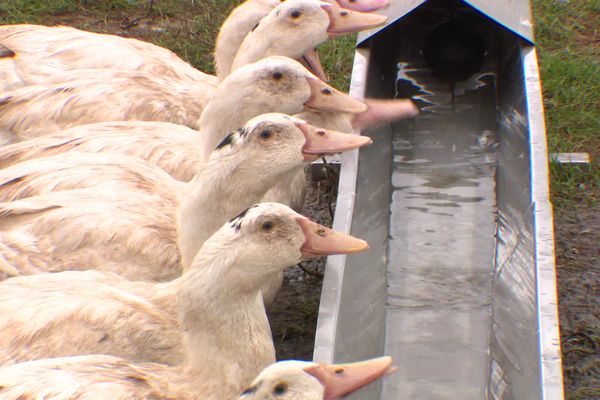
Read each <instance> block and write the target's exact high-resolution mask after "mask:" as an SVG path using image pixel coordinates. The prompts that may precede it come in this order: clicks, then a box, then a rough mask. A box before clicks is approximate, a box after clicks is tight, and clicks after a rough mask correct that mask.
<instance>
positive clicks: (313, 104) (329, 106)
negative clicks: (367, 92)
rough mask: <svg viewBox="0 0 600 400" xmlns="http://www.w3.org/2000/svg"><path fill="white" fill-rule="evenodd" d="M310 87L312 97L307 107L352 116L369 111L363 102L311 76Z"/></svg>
mask: <svg viewBox="0 0 600 400" xmlns="http://www.w3.org/2000/svg"><path fill="white" fill-rule="evenodd" d="M306 81H307V82H308V84H309V85H310V90H311V96H310V99H308V101H307V102H306V103H304V105H305V106H307V107H310V108H316V109H319V110H324V111H340V112H349V113H352V114H357V113H361V112H364V111H367V109H368V107H367V105H366V104H364V103H363V102H361V101H359V100H356V99H354V98H352V97H350V96H348V95H347V94H345V93H342V92H340V91H339V90H337V89H334V88H333V87H331V86H329V85H328V84H326V83H325V82H323V81H322V80H320V79H318V78H316V77H314V76H310V77H307V78H306Z"/></svg>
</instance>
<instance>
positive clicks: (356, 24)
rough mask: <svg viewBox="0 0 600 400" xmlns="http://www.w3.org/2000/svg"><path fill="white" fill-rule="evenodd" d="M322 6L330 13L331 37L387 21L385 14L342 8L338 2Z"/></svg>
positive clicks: (328, 31) (329, 30) (365, 28)
mask: <svg viewBox="0 0 600 400" xmlns="http://www.w3.org/2000/svg"><path fill="white" fill-rule="evenodd" d="M321 7H323V9H324V10H325V11H327V14H329V28H327V33H328V34H329V36H330V37H336V36H342V35H346V34H348V33H353V32H360V31H364V30H367V29H371V28H375V27H377V26H380V25H383V24H385V22H386V21H387V17H386V16H385V15H380V14H373V13H364V12H358V11H353V10H349V9H345V8H341V7H340V6H338V5H337V4H327V5H322V6H321Z"/></svg>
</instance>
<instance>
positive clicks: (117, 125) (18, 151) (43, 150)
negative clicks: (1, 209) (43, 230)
mask: <svg viewBox="0 0 600 400" xmlns="http://www.w3.org/2000/svg"><path fill="white" fill-rule="evenodd" d="M200 140H201V136H200V134H199V132H198V131H196V130H194V129H191V128H188V127H186V126H183V125H177V124H170V123H167V122H153V121H148V122H145V121H123V122H100V123H96V124H86V125H79V126H75V127H72V128H69V129H66V130H63V131H59V132H56V133H54V134H50V135H45V136H43V137H38V138H34V139H31V140H27V141H25V142H19V143H14V144H11V145H7V146H2V147H0V168H6V167H8V166H10V165H13V164H16V163H19V162H23V161H27V160H32V159H36V158H40V157H47V156H51V155H57V154H63V153H67V152H71V151H76V152H89V153H113V154H114V153H117V154H123V155H128V156H134V157H136V158H140V159H143V160H145V161H147V162H148V163H150V164H152V165H156V166H158V167H160V168H161V169H163V170H164V171H165V172H167V173H168V174H169V175H171V176H172V177H173V178H175V179H177V180H180V181H183V182H188V181H190V180H191V179H192V178H193V177H194V176H195V175H196V174H197V173H198V172H199V170H200V168H201V167H202V165H204V163H205V162H206V160H205V159H204V157H203V156H202V155H201V154H200V153H199V152H198V146H199V141H200ZM1 175H2V174H1V173H0V176H1Z"/></svg>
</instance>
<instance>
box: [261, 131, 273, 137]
mask: <svg viewBox="0 0 600 400" xmlns="http://www.w3.org/2000/svg"><path fill="white" fill-rule="evenodd" d="M271 136H273V134H272V133H271V131H266V130H265V131H262V132H261V133H260V138H261V139H269V138H271Z"/></svg>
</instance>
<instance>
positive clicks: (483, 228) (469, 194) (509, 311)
mask: <svg viewBox="0 0 600 400" xmlns="http://www.w3.org/2000/svg"><path fill="white" fill-rule="evenodd" d="M392 3H393V4H392V5H391V6H390V7H389V8H388V9H387V10H386V12H387V13H388V15H389V16H390V22H389V24H388V25H387V26H386V27H384V28H382V29H380V30H378V31H375V32H370V33H369V34H366V35H363V36H361V37H360V38H359V45H358V49H357V51H356V57H355V62H354V70H353V75H352V86H351V92H352V94H353V95H355V96H365V97H377V98H394V97H411V96H412V97H415V98H417V99H420V101H421V105H422V111H423V112H422V114H421V115H420V116H419V117H418V118H417V119H415V120H412V121H407V122H402V123H397V124H395V125H393V126H387V127H384V128H381V129H378V130H376V131H373V132H370V133H369V134H370V135H371V136H372V137H373V138H374V144H373V145H371V146H369V147H367V148H365V149H363V150H361V151H360V154H358V153H356V152H355V153H350V154H345V155H344V156H343V157H342V166H341V175H340V183H339V194H338V201H337V209H336V214H335V219H334V228H335V229H336V230H340V231H345V232H350V233H352V234H353V235H356V236H359V237H362V238H364V239H367V240H368V241H369V244H370V246H371V250H370V251H369V252H366V253H363V254H359V255H353V256H350V257H345V256H336V257H330V258H329V260H328V264H327V272H326V275H325V278H324V283H323V294H322V297H321V306H320V310H319V322H318V327H317V333H316V341H315V351H314V358H315V360H318V361H328V362H329V361H336V362H343V361H351V360H359V359H363V358H368V357H373V356H377V355H381V354H389V355H392V356H393V357H394V359H395V363H396V365H397V366H398V367H399V370H398V372H397V373H395V374H393V375H392V376H388V377H387V378H386V379H385V380H384V383H383V384H381V383H379V384H374V385H371V386H370V387H368V388H366V389H365V390H363V391H361V392H358V393H356V394H355V395H354V397H353V398H355V399H388V400H392V399H394V400H396V399H411V400H418V399H424V400H425V399H426V400H436V399H452V400H457V399H460V400H470V399H477V400H481V399H516V400H522V399H548V400H549V399H562V398H563V389H562V369H561V359H560V342H559V333H558V317H557V300H556V284H555V265H554V242H553V226H552V206H551V204H550V202H549V198H548V156H547V148H546V135H545V127H544V115H543V107H542V98H541V87H540V80H539V73H538V67H537V56H536V50H535V48H534V46H533V45H532V43H531V40H532V26H531V20H532V18H531V13H530V5H529V2H528V1H526V0H502V1H501V0H495V1H489V0H477V1H476V0H472V1H459V0H438V1H433V0H429V1H423V0H422V1H414V0H413V1H410V0H404V1H397V2H392ZM448 21H451V22H452V24H451V26H453V27H456V26H458V27H459V29H460V30H463V28H464V30H465V31H466V32H468V34H467V36H468V35H475V36H476V37H477V38H478V39H476V40H475V42H477V43H478V44H477V45H476V47H477V46H480V45H481V43H483V46H484V48H485V51H484V52H481V54H483V56H482V57H483V58H482V60H481V63H479V64H478V65H476V66H475V68H476V71H475V72H474V73H472V74H470V76H468V77H466V78H465V77H462V78H459V79H458V80H456V81H453V83H449V82H447V80H448V79H446V78H444V77H443V73H444V71H445V70H444V69H443V68H442V70H441V72H440V69H439V68H440V66H439V65H438V66H436V65H435V64H434V63H432V62H431V61H429V59H431V57H429V58H428V59H427V60H426V58H427V57H428V56H429V54H427V52H428V51H429V52H430V50H427V51H424V49H426V48H427V46H428V44H427V43H428V40H429V43H431V38H432V37H434V38H436V36H435V33H434V32H438V33H439V30H440V29H442V31H443V29H445V28H440V26H441V25H443V24H444V23H446V22H448ZM436 29H437V31H436ZM453 29H454V28H453ZM446 35H447V33H443V34H442V35H441V37H444V36H446ZM459 36H460V35H459ZM439 37H440V35H439V34H438V36H437V38H439ZM437 42H439V41H437V40H436V41H434V43H437ZM448 46H450V47H451V46H452V44H450V45H448ZM459 47H460V46H459ZM456 52H457V51H455V53H456ZM458 53H460V49H459V51H458ZM475 64H477V63H475ZM436 68H438V70H437V71H436ZM465 68H466V67H465ZM463 69H464V68H463ZM434 75H435V76H434ZM461 79H462V80H461ZM451 93H453V95H451Z"/></svg>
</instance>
